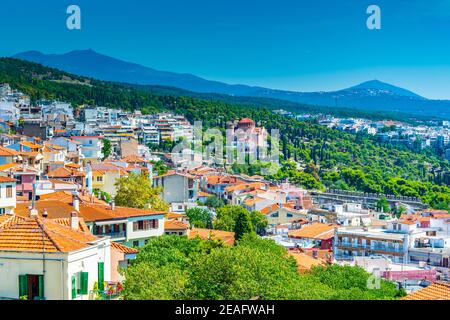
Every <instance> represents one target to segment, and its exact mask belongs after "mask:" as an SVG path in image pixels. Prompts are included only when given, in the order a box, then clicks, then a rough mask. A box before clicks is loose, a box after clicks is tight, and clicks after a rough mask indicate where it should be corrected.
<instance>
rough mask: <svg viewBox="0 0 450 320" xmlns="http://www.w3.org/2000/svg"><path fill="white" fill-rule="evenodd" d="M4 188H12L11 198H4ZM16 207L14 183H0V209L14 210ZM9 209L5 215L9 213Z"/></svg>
mask: <svg viewBox="0 0 450 320" xmlns="http://www.w3.org/2000/svg"><path fill="white" fill-rule="evenodd" d="M6 186H12V197H11V198H7V197H6ZM15 207H16V184H15V183H0V208H15ZM9 211H10V210H9V209H7V210H6V213H9Z"/></svg>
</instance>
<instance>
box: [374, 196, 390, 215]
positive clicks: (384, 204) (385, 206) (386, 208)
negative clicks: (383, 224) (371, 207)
mask: <svg viewBox="0 0 450 320" xmlns="http://www.w3.org/2000/svg"><path fill="white" fill-rule="evenodd" d="M376 208H377V210H378V211H383V212H384V213H388V212H390V211H391V207H390V205H389V202H388V201H387V199H386V198H385V197H382V198H380V199H379V200H378V201H377V202H376Z"/></svg>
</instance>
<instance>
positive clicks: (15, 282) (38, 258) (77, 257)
mask: <svg viewBox="0 0 450 320" xmlns="http://www.w3.org/2000/svg"><path fill="white" fill-rule="evenodd" d="M96 244H98V245H93V246H91V247H88V248H86V249H82V250H79V251H76V252H72V253H70V254H68V253H46V254H45V259H46V261H45V270H46V272H45V277H44V295H45V298H46V299H47V300H71V299H72V275H73V274H75V273H77V272H88V273H89V275H88V288H89V291H91V290H92V289H93V287H94V283H95V282H96V281H97V278H98V262H100V261H102V262H104V263H105V281H109V280H110V279H111V263H110V240H109V239H102V240H100V241H99V242H97V243H96ZM25 274H31V275H42V274H43V255H42V253H26V252H7V251H0V297H3V298H11V299H18V298H19V275H25ZM88 298H89V295H83V296H79V297H77V300H81V299H84V300H87V299H88Z"/></svg>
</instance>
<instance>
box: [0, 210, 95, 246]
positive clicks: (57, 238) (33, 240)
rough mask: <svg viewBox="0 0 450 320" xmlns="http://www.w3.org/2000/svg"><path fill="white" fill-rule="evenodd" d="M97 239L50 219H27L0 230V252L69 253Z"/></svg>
mask: <svg viewBox="0 0 450 320" xmlns="http://www.w3.org/2000/svg"><path fill="white" fill-rule="evenodd" d="M97 239H98V238H97V237H95V236H93V235H91V234H87V233H84V232H81V231H77V230H72V229H71V228H69V227H66V226H63V225H60V224H59V223H57V222H56V221H53V220H51V219H43V218H41V217H28V218H25V219H23V220H21V221H18V222H17V223H15V224H12V225H9V226H8V227H7V228H4V229H1V230H0V251H23V252H43V251H45V252H71V251H76V250H80V249H83V248H86V247H89V245H90V244H89V243H91V242H93V241H96V240H97Z"/></svg>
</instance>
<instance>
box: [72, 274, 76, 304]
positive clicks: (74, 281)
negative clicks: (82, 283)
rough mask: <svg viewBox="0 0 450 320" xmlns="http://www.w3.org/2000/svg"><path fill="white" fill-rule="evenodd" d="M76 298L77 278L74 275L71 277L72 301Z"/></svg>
mask: <svg viewBox="0 0 450 320" xmlns="http://www.w3.org/2000/svg"><path fill="white" fill-rule="evenodd" d="M76 297H77V278H76V276H75V275H73V276H72V299H75V298H76Z"/></svg>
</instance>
